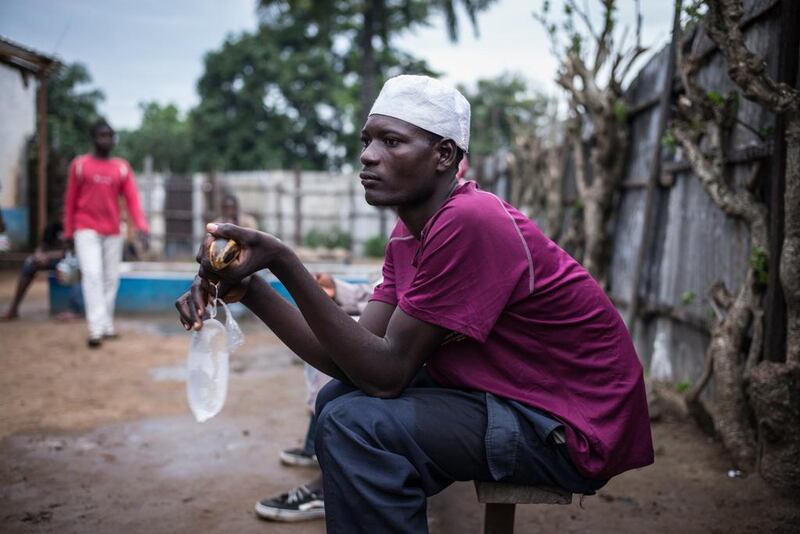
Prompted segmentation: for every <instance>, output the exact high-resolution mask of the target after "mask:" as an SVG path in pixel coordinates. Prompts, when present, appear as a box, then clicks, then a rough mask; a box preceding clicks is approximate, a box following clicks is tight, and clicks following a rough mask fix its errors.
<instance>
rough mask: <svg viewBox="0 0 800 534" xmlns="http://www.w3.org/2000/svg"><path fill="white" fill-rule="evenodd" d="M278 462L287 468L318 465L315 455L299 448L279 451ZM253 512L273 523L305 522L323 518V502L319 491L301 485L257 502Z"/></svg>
mask: <svg viewBox="0 0 800 534" xmlns="http://www.w3.org/2000/svg"><path fill="white" fill-rule="evenodd" d="M280 460H281V463H282V464H284V465H288V466H299V467H311V466H315V465H319V462H317V457H316V455H314V454H310V453H308V452H306V451H305V450H304V449H300V448H297V449H287V450H285V451H281V454H280ZM255 511H256V515H258V516H259V517H261V518H263V519H271V520H273V521H287V522H294V521H307V520H310V519H318V518H322V517H325V501H324V498H323V495H322V492H321V491H319V490H312V489H310V488H309V487H308V486H306V485H305V484H303V485H300V486H298V487H296V488H293V489H291V490H289V491H288V492H286V493H281V494H280V495H278V496H277V497H273V498H267V499H262V500H260V501H258V502H257V503H256V507H255Z"/></svg>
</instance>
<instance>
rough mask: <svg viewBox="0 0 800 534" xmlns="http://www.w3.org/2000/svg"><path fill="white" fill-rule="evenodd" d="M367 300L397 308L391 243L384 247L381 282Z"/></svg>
mask: <svg viewBox="0 0 800 534" xmlns="http://www.w3.org/2000/svg"><path fill="white" fill-rule="evenodd" d="M369 300H371V301H372V300H378V301H380V302H385V303H386V304H391V305H392V306H397V287H396V278H395V274H394V260H393V258H392V242H391V241H389V243H388V244H387V245H386V252H385V254H384V258H383V281H382V282H381V283H380V284H378V285H377V286H375V289H374V290H373V292H372V297H371V298H370V299H369Z"/></svg>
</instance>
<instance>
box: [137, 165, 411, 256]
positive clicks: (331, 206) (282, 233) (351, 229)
mask: <svg viewBox="0 0 800 534" xmlns="http://www.w3.org/2000/svg"><path fill="white" fill-rule="evenodd" d="M166 180H168V177H166V176H162V175H160V174H148V173H146V172H143V173H139V174H138V175H137V183H138V186H139V192H140V194H141V197H142V203H143V207H144V209H145V212H146V213H147V216H148V218H149V221H150V226H151V232H152V236H151V237H152V239H151V242H152V245H153V250H154V252H155V253H156V254H158V253H160V252H162V251H163V247H164V230H165V215H164V201H165V182H166ZM208 180H209V177H208V176H207V175H205V174H202V173H198V174H195V175H194V176H193V177H192V192H191V193H189V192H187V193H186V194H190V195H191V196H192V214H193V217H192V219H193V225H192V227H193V236H192V242H193V244H192V250H194V249H196V247H197V246H199V244H200V240H201V239H202V237H203V234H204V233H205V222H206V221H205V220H204V219H203V217H204V216H205V214H206V213H207V212H208V211H213V210H211V209H210V207H209V206H206V205H205V195H204V194H203V188H204V186H206V185H208ZM217 183H218V184H219V186H220V187H221V188H222V190H224V191H225V192H231V193H233V194H235V195H236V196H237V197H238V198H239V204H240V206H241V210H242V211H243V212H245V213H249V214H250V215H253V216H254V217H255V218H256V220H257V221H258V224H259V228H260V229H261V230H264V231H266V232H270V233H273V234H276V235H277V236H278V237H280V238H281V239H282V240H284V241H286V242H287V243H289V244H290V245H296V243H295V235H296V228H295V223H296V221H297V217H296V216H295V206H296V197H297V195H298V194H299V195H300V197H301V199H300V215H301V234H302V236H303V237H305V236H306V235H307V234H308V232H309V230H311V229H317V230H320V231H322V232H329V231H331V230H332V229H333V228H335V227H338V228H339V229H341V230H343V231H344V232H346V233H348V234H350V236H351V238H352V240H353V245H354V247H353V248H354V250H353V252H354V253H355V255H356V256H359V255H361V254H362V253H363V249H364V242H365V241H367V240H368V239H370V238H372V237H374V236H376V235H378V234H380V233H381V225H380V212H379V210H378V209H376V208H374V207H372V206H370V205H369V204H367V202H366V201H365V200H364V189H363V188H362V186H361V183H360V182H359V181H358V176H357V175H356V174H331V173H326V172H311V171H304V172H303V173H302V179H301V182H300V189H299V190H298V189H297V188H296V187H295V174H294V171H248V172H228V173H220V174H219V175H218V176H217ZM385 218H386V232H387V233H388V232H391V230H392V228H393V227H394V222H395V220H396V216H395V214H394V213H393V212H391V211H390V210H386V212H385Z"/></svg>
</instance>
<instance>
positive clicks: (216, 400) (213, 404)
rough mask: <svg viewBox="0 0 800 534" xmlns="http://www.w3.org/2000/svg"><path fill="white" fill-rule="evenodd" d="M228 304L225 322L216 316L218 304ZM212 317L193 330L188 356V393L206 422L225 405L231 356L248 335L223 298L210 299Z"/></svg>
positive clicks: (198, 415) (199, 417)
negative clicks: (244, 333)
mask: <svg viewBox="0 0 800 534" xmlns="http://www.w3.org/2000/svg"><path fill="white" fill-rule="evenodd" d="M218 303H219V304H222V307H223V308H225V326H223V325H222V323H220V322H219V321H218V320H217V319H216V318H215V317H216V315H217V304H218ZM209 315H210V316H211V318H210V319H208V320H207V321H204V322H203V328H202V329H201V330H200V331H196V332H193V333H192V343H191V345H190V346H189V355H188V358H187V360H186V367H187V378H186V394H187V397H188V399H189V409H190V410H191V411H192V414H193V415H194V418H195V419H196V420H197V421H198V422H199V423H202V422H204V421H208V420H209V419H211V418H212V417H214V416H215V415H217V414H218V413H219V412H220V411H221V410H222V407H223V406H224V405H225V397H226V396H227V394H228V357H229V355H230V354H232V353H233V352H234V351H236V349H238V348H239V347H240V346H241V345H242V343H244V335H243V334H242V331H241V329H240V328H239V325H238V324H237V323H236V320H235V319H234V318H233V315H232V314H231V313H230V310H228V307H227V306H226V305H225V303H224V302H222V300H220V299H218V298H216V297H215V298H213V299H212V300H211V302H210V303H209Z"/></svg>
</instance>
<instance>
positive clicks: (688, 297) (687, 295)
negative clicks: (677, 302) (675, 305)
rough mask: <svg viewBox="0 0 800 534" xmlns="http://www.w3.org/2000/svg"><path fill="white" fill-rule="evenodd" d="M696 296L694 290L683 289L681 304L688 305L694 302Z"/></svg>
mask: <svg viewBox="0 0 800 534" xmlns="http://www.w3.org/2000/svg"><path fill="white" fill-rule="evenodd" d="M696 296H697V295H695V294H694V291H684V292H683V293H681V304H683V305H684V306H688V305H689V304H691V303H692V302H694V299H695V297H696Z"/></svg>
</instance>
